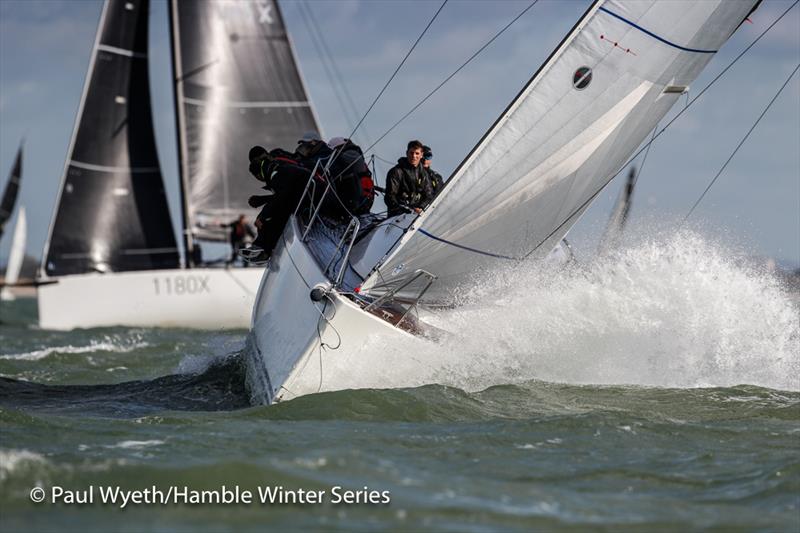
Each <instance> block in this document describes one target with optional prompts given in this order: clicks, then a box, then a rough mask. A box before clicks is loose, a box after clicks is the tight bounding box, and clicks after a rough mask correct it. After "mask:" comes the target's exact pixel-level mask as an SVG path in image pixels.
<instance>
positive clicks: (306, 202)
mask: <svg viewBox="0 0 800 533" xmlns="http://www.w3.org/2000/svg"><path fill="white" fill-rule="evenodd" d="M329 161H330V158H329V159H327V160H326V159H318V160H317V162H316V163H315V164H314V168H313V169H312V170H311V175H310V176H309V178H308V181H307V182H306V186H305V189H303V194H302V195H301V196H300V201H299V202H298V203H297V207H296V208H295V210H294V214H295V216H296V217H297V218H298V220H302V218H303V217H302V215H303V211H305V214H306V215H308V214H309V213H310V215H308V219H307V220H302V221H303V222H304V225H305V228H304V230H303V235H302V236H301V238H300V240H302V241H303V242H307V239H308V234H309V232H310V231H311V229H312V228H313V227H314V225H315V224H316V223H317V222H318V221H319V220H320V218H321V209H322V206H323V205H324V203H325V199H326V198H327V197H328V195H329V193H330V194H333V197H334V199H335V200H336V202H338V203H339V205H340V206H341V207H342V209H344V210H345V212H347V208H346V207H345V206H344V205H343V204H342V202H341V200H340V199H339V197H338V196H337V195H336V191H334V190H333V185H332V180H331V176H330V172H329V168H328V167H329V164H328V162H329ZM319 178H321V181H322V182H324V183H325V188H324V190H322V192H321V193H320V192H319V187H321V185H320V184H319V183H318V181H319ZM317 197H319V198H318V199H317ZM304 206H306V208H305V209H304ZM360 228H361V222H360V221H359V220H358V217H356V216H355V215H350V216H349V221H348V223H347V228H346V229H345V230H344V232H343V233H342V236H341V238H340V239H339V242H338V243H337V245H336V249H335V250H334V251H333V253H331V257H330V260H329V261H328V264H327V265H325V269H324V271H325V274H326V275H327V276H329V277H330V278H331V279H332V280H333V287H334V288H339V287H340V286H341V284H342V281H343V280H344V275H345V272H346V270H347V265H348V261H349V260H350V252H351V251H352V250H353V246H354V245H355V242H356V238H357V237H358V231H359V229H360ZM340 257H341V260H340V261H339V262H338V264H339V268H338V270H336V269H335V267H336V265H337V258H340ZM332 268H334V271H331V269H332Z"/></svg>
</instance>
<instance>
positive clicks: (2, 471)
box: [0, 450, 46, 482]
mask: <svg viewBox="0 0 800 533" xmlns="http://www.w3.org/2000/svg"><path fill="white" fill-rule="evenodd" d="M45 462H46V459H45V458H44V456H43V455H41V454H39V453H35V452H31V451H28V450H0V482H3V481H5V480H6V479H7V478H8V477H9V476H10V475H11V474H12V473H13V472H14V471H16V470H18V469H20V468H23V467H25V466H26V465H30V464H32V463H35V464H41V463H45Z"/></svg>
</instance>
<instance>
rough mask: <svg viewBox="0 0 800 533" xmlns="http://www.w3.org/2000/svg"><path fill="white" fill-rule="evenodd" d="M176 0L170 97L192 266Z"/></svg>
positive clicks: (175, 4) (183, 232) (186, 241)
mask: <svg viewBox="0 0 800 533" xmlns="http://www.w3.org/2000/svg"><path fill="white" fill-rule="evenodd" d="M177 10H178V0H171V2H170V5H169V36H170V50H172V82H173V85H172V97H173V102H174V105H175V136H176V140H177V142H178V183H179V184H180V196H181V221H182V223H183V227H182V228H181V236H182V240H183V250H184V264H185V265H186V268H193V267H194V266H195V264H194V236H193V235H192V232H191V228H192V222H191V220H190V216H191V214H190V210H189V198H188V196H187V195H188V192H189V183H188V182H187V176H186V169H187V164H186V157H187V155H186V138H185V136H184V131H185V129H186V128H185V122H186V118H185V116H184V109H183V105H181V102H180V97H179V95H178V91H179V88H178V85H179V84H181V83H183V81H182V79H181V77H182V75H183V74H182V72H181V71H180V70H181V66H180V65H181V61H180V57H181V56H180V53H181V51H180V46H181V43H180V33H179V32H180V30H179V29H178V17H177Z"/></svg>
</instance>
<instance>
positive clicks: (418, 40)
mask: <svg viewBox="0 0 800 533" xmlns="http://www.w3.org/2000/svg"><path fill="white" fill-rule="evenodd" d="M447 2H448V0H444V2H442V5H440V6H439V9H437V10H436V13H434V14H433V17H432V18H431V20H430V21H429V22H428V25H427V26H425V29H424V30H422V33H420V34H419V37H417V40H416V41H414V44H413V45H412V46H411V48H410V49H409V51H408V53H407V54H406V56H405V57H404V58H403V60H402V61H401V62H400V64H399V65H397V68H396V69H394V72H393V73H392V75H391V76H390V77H389V80H388V81H387V82H386V84H385V85H384V86H383V89H381V91H380V92H379V93H378V96H376V97H375V100H373V101H372V104H370V106H369V109H367V111H366V112H365V113H364V116H362V117H361V120H359V121H358V124H356V127H355V128H353V131H351V132H350V135H348V137H347V138H348V139H352V138H353V135H355V133H356V130H357V129H358V128H359V126H361V124H362V123H363V122H364V119H366V118H367V115H369V112H370V111H372V108H373V107H375V104H377V103H378V100H380V98H381V96H383V93H384V92H385V91H386V89H387V88H388V87H389V84H390V83H392V80H393V79H394V77H395V76H397V73H398V72H400V69H401V68H402V67H403V65H404V64H405V62H406V60H407V59H408V57H409V56H410V55H411V52H413V51H414V49H415V48H416V47H417V44H419V42H420V41H421V40H422V37H423V36H424V35H425V34H426V33H427V32H428V28H430V27H431V25H432V24H433V21H434V20H436V17H438V16H439V13H441V12H442V9H444V6H445V5H446V4H447ZM373 146H374V144H373Z"/></svg>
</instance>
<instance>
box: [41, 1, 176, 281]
mask: <svg viewBox="0 0 800 533" xmlns="http://www.w3.org/2000/svg"><path fill="white" fill-rule="evenodd" d="M148 11H149V4H148V0H106V3H105V5H104V7H103V14H102V15H101V17H100V26H99V28H98V32H97V39H96V41H95V46H94V50H93V52H92V60H91V63H90V65H89V72H88V74H87V77H86V84H85V86H84V92H83V98H82V100H81V105H80V108H79V110H78V117H77V119H76V124H75V130H74V132H73V136H72V142H71V145H70V149H69V152H68V155H67V162H66V168H65V172H64V176H63V178H62V182H61V190H60V192H59V197H58V203H57V206H56V211H55V215H54V217H53V221H52V223H51V226H50V236H49V239H48V244H47V245H46V247H45V254H44V258H45V260H44V269H43V270H44V272H45V273H46V274H47V275H48V276H61V275H68V274H80V273H86V272H120V271H131V270H150V269H161V268H177V267H179V266H180V258H179V254H178V250H177V247H176V242H175V234H174V232H173V228H172V222H171V219H170V216H169V208H168V205H167V198H166V194H165V192H164V183H163V180H162V177H161V169H160V167H159V164H158V155H157V153H156V146H155V138H154V133H153V123H152V117H151V109H150V88H149V78H148V59H147V24H148Z"/></svg>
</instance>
